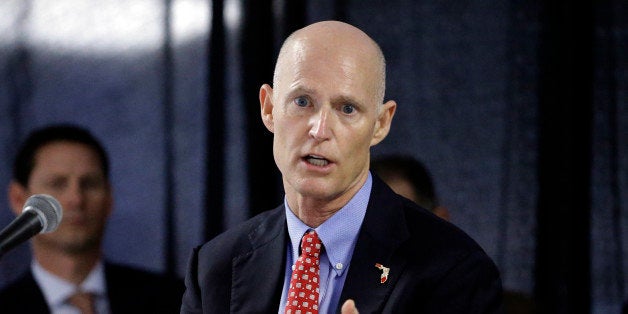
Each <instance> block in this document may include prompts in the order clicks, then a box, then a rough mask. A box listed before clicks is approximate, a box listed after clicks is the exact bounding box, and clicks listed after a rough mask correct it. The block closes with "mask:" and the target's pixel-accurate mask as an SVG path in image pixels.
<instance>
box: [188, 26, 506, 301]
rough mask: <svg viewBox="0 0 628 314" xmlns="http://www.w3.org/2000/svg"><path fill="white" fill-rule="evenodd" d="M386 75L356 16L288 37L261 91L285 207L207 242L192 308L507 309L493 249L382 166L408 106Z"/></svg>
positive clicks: (191, 292) (195, 262) (192, 269)
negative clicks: (381, 146) (375, 152)
mask: <svg viewBox="0 0 628 314" xmlns="http://www.w3.org/2000/svg"><path fill="white" fill-rule="evenodd" d="M385 73H386V69H385V60H384V56H383V53H382V51H381V49H380V48H379V46H378V45H377V44H376V43H375V42H374V41H373V40H372V39H371V38H370V37H369V36H368V35H366V34H365V33H364V32H362V31H361V30H359V29H357V28H355V27H353V26H351V25H349V24H346V23H341V22H336V21H324V22H319V23H315V24H312V25H309V26H307V27H305V28H303V29H300V30H297V31H296V32H294V33H293V34H292V35H291V36H290V37H288V38H287V39H286V41H285V42H284V44H283V46H282V48H281V50H280V53H279V57H278V58H277V64H276V66H275V74H274V77H273V86H272V87H271V86H270V85H267V84H265V85H263V86H262V87H261V89H260V92H259V99H260V109H261V118H262V122H263V123H264V125H265V126H266V128H267V129H268V130H269V131H270V132H272V133H273V134H274V142H273V154H274V157H275V163H276V165H277V167H278V168H279V170H280V171H281V173H282V180H283V186H284V190H285V198H284V202H283V204H281V205H280V206H279V207H277V208H275V209H274V210H270V211H267V212H265V213H262V214H260V215H258V216H256V217H254V218H252V219H250V220H249V221H247V222H245V223H243V224H242V225H240V226H238V227H235V228H232V229H230V230H228V231H226V232H225V233H223V234H221V235H219V236H218V237H216V238H215V239H213V240H212V241H210V242H208V243H206V244H204V245H202V246H201V247H199V248H196V249H194V251H193V252H192V256H191V257H190V263H189V270H188V273H187V276H186V292H185V294H184V297H183V305H182V308H181V313H308V312H310V313H334V312H339V311H341V309H342V313H357V312H358V310H359V311H360V312H361V313H373V312H377V313H498V312H500V311H501V280H500V278H499V274H498V271H497V269H496V267H495V265H494V263H493V262H492V261H491V260H490V258H489V257H488V256H487V255H486V254H485V253H484V251H483V250H482V249H481V248H480V247H479V246H478V245H477V244H476V243H475V242H474V241H473V240H472V239H471V238H469V237H468V236H467V235H466V234H464V233H463V232H462V231H461V230H459V229H457V228H456V227H455V226H453V225H451V224H449V223H448V222H446V221H443V220H441V219H438V218H437V217H435V216H434V215H432V214H431V213H429V212H427V211H426V210H424V209H422V208H419V207H418V206H417V205H415V204H414V203H413V202H411V201H409V200H407V199H405V198H402V197H400V196H398V195H397V194H395V193H394V192H393V191H392V190H391V189H390V188H389V187H388V186H386V185H385V184H384V183H383V182H382V181H381V180H380V179H378V178H376V177H374V176H372V175H371V173H370V172H369V163H370V149H371V147H372V146H374V145H377V144H378V143H379V142H381V141H382V140H383V139H384V138H385V137H386V135H387V134H388V131H389V130H390V126H391V122H392V119H393V116H394V114H395V109H396V106H397V104H396V103H395V102H394V101H387V102H384V91H385ZM312 252H313V253H312ZM302 254H303V255H302ZM308 254H311V255H308ZM308 263H310V264H308ZM304 265H305V267H304ZM303 271H305V273H303ZM308 271H309V273H308ZM302 280H309V281H308V282H307V283H305V284H303V285H302ZM299 289H302V290H299ZM303 289H305V290H303ZM295 291H296V292H295ZM304 299H305V300H304ZM356 307H357V309H356Z"/></svg>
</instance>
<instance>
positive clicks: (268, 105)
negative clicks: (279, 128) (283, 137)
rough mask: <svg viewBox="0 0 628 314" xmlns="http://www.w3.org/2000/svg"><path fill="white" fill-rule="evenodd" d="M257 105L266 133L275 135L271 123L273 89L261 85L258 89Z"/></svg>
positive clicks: (273, 126) (273, 124)
mask: <svg viewBox="0 0 628 314" xmlns="http://www.w3.org/2000/svg"><path fill="white" fill-rule="evenodd" d="M259 103H260V109H261V110H260V113H261V115H262V121H263V122H264V125H265V126H266V128H267V129H268V131H270V132H272V133H275V123H274V121H273V88H272V87H270V85H268V84H264V85H262V87H261V88H260V89H259Z"/></svg>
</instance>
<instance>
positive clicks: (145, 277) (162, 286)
mask: <svg viewBox="0 0 628 314" xmlns="http://www.w3.org/2000/svg"><path fill="white" fill-rule="evenodd" d="M105 280H106V285H107V294H108V296H109V309H110V310H111V313H112V314H127V313H128V314H131V313H178V312H179V308H180V306H181V296H182V295H183V290H184V286H183V282H182V281H181V280H177V279H170V278H167V277H163V276H160V275H156V274H153V273H150V272H146V271H143V270H139V269H134V268H130V267H126V266H120V265H115V264H111V263H105ZM0 313H3V314H18V313H19V314H24V313H27V314H47V313H50V309H48V304H47V303H46V300H45V299H44V295H43V293H42V291H41V289H40V288H39V285H38V284H37V282H36V281H35V278H34V277H33V274H32V273H31V271H30V270H29V271H28V272H26V273H25V274H24V275H23V276H22V277H20V278H19V279H18V280H16V281H15V282H13V283H12V284H10V285H9V286H7V287H5V288H4V289H3V290H2V291H0Z"/></svg>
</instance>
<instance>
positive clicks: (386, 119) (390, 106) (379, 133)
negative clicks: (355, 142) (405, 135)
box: [371, 100, 397, 146]
mask: <svg viewBox="0 0 628 314" xmlns="http://www.w3.org/2000/svg"><path fill="white" fill-rule="evenodd" d="M395 110H397V103H396V102H395V101H394V100H389V101H387V102H386V103H384V104H383V105H382V109H381V111H380V113H379V116H378V117H377V120H376V121H375V130H374V132H373V139H371V146H375V145H377V144H378V143H379V142H381V141H382V140H383V139H384V138H386V136H387V135H388V132H389V131H390V124H391V123H392V119H393V117H394V116H395Z"/></svg>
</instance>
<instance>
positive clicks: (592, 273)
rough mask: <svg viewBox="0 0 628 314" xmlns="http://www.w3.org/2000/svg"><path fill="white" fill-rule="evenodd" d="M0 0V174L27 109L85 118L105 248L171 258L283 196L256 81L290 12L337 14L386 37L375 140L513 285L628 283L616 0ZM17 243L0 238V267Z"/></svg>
mask: <svg viewBox="0 0 628 314" xmlns="http://www.w3.org/2000/svg"><path fill="white" fill-rule="evenodd" d="M0 16H2V18H1V19H0V183H1V185H2V186H5V187H6V185H7V184H8V182H9V180H10V173H11V163H12V158H13V155H14V154H15V150H16V145H17V144H18V143H19V142H20V141H21V140H23V138H24V136H25V135H26V134H27V133H28V132H29V131H30V130H31V129H33V128H35V127H40V126H43V125H46V124H48V123H52V122H75V123H78V124H81V125H83V126H86V127H88V128H89V129H90V130H91V131H93V132H94V134H95V135H96V136H98V137H99V138H100V139H101V140H102V141H103V143H104V144H105V146H106V147H107V149H108V151H109V153H110V155H111V162H112V172H111V174H112V181H113V185H114V195H115V209H114V213H113V215H112V217H111V220H110V223H109V226H108V229H107V235H106V239H105V253H106V256H107V258H109V259H111V260H113V261H116V262H121V263H126V264H130V265H135V266H138V267H143V268H146V269H150V270H154V271H159V272H171V273H176V274H178V275H180V276H182V275H183V273H184V270H185V267H186V261H187V258H188V255H189V253H190V250H191V248H193V247H194V246H196V245H199V244H201V243H203V242H204V241H206V240H208V239H210V238H212V237H213V236H215V235H216V234H218V233H220V232H221V231H223V230H225V229H227V228H229V227H231V226H233V225H234V224H237V223H238V222H241V221H243V220H245V219H246V218H248V217H250V216H252V215H254V214H256V213H259V212H262V211H264V210H268V209H271V208H273V207H275V206H277V205H278V204H279V203H280V202H281V201H282V198H283V192H282V188H281V178H280V174H279V172H278V170H277V168H276V167H275V165H274V162H273V157H272V135H271V134H270V133H269V132H268V131H267V130H266V129H265V128H264V127H263V124H262V123H261V120H260V116H259V103H258V96H257V93H258V90H259V87H260V85H261V84H262V83H270V82H271V80H272V71H273V67H274V60H275V58H276V55H277V52H278V49H279V46H280V44H281V42H282V40H283V39H284V38H285V37H286V36H287V35H288V34H290V32H292V31H293V30H295V29H297V28H299V27H301V26H303V25H305V24H308V23H311V22H314V21H319V20H326V19H338V20H344V21H347V22H350V23H352V24H354V25H356V26H358V27H360V28H362V29H363V30H364V31H366V32H367V33H368V34H369V35H371V36H372V37H373V38H374V39H375V40H376V41H377V42H379V43H380V45H381V47H382V49H383V50H384V53H385V55H386V57H387V64H388V71H387V75H388V80H387V84H388V85H387V93H386V98H387V99H394V100H396V101H397V103H398V110H397V114H396V116H395V118H394V121H393V126H392V130H391V132H390V135H389V136H388V138H387V139H385V140H384V142H382V143H381V144H379V145H378V146H376V147H375V148H374V151H373V154H374V156H375V157H378V156H382V155H385V154H391V153H403V154H409V155H412V156H415V157H416V158H418V159H420V160H421V161H423V162H424V163H425V165H426V166H427V167H428V168H429V169H430V171H431V172H432V174H433V176H434V182H435V184H436V191H437V193H438V194H439V197H440V199H441V202H442V203H443V205H445V206H447V207H448V208H449V209H450V211H451V215H452V222H453V223H454V224H456V225H458V226H460V227H461V228H462V229H463V230H465V231H466V232H467V233H469V234H470V235H471V236H472V237H473V238H474V239H476V240H477V241H478V243H480V245H481V246H482V247H483V248H484V249H485V250H486V251H487V253H488V254H489V255H490V256H491V257H492V258H493V259H494V260H495V262H496V263H497V265H498V267H499V269H500V271H501V273H502V277H503V281H504V286H505V288H507V289H508V290H512V291H519V292H522V293H525V294H528V295H531V296H535V299H536V302H537V303H538V305H539V306H540V307H541V309H542V312H544V313H574V312H591V313H618V312H619V309H620V306H621V303H622V300H624V299H625V298H627V297H628V296H627V293H628V291H626V284H625V283H626V282H627V279H628V273H627V267H628V260H626V258H625V256H626V253H627V252H628V238H627V236H626V233H627V232H628V205H627V203H626V199H627V197H628V58H627V57H626V56H628V46H627V45H628V5H627V4H626V3H625V1H620V0H611V1H605V2H594V1H585V2H584V3H579V4H575V3H572V1H558V2H554V3H545V2H543V1H538V0H537V1H522V0H510V1H497V0H488V1H481V2H472V1H451V0H447V1H435V0H428V1H410V0H385V1H384V0H370V1H348V0H320V1H304V0H301V1H296V0H294V1H289V0H274V1H271V0H256V1H244V0H216V1H209V0H163V1H155V0H134V1H124V0H101V1H79V0H56V1H44V0H3V1H1V2H0ZM12 219H14V216H13V215H12V213H11V212H10V210H9V207H8V201H7V197H6V193H0V226H5V225H7V224H8V223H9V222H10V221H11V220H12ZM28 258H29V250H28V246H27V245H21V246H20V247H18V248H16V249H15V250H13V251H12V252H10V253H9V254H7V255H5V256H4V257H2V260H0V286H2V285H4V284H6V283H7V282H9V281H10V280H11V279H13V278H14V277H15V276H16V274H18V273H19V271H20V270H23V269H24V268H25V267H27V266H28V263H27V261H28Z"/></svg>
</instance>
